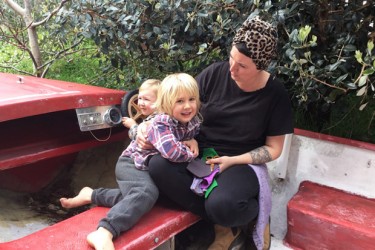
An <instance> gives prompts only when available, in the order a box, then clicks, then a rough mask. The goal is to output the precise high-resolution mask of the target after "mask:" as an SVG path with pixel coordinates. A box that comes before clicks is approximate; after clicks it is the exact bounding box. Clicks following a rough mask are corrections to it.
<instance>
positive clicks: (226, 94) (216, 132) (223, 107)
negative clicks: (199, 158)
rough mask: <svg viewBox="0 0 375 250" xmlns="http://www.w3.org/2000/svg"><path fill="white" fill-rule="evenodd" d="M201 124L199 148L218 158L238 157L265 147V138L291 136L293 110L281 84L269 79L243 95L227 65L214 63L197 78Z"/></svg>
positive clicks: (198, 139) (226, 63) (271, 78)
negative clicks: (211, 149) (262, 86)
mask: <svg viewBox="0 0 375 250" xmlns="http://www.w3.org/2000/svg"><path fill="white" fill-rule="evenodd" d="M196 79H197V81H198V85H199V91H200V99H201V102H202V107H201V110H200V112H201V114H202V116H203V123H202V125H201V129H200V132H199V135H198V136H197V138H196V139H197V141H198V143H199V147H200V148H201V149H202V148H205V147H212V148H214V149H215V150H216V152H217V153H218V154H219V155H228V156H231V155H239V154H243V153H246V152H249V151H251V150H253V149H255V148H258V147H261V146H263V145H264V144H265V140H266V137H267V136H276V135H283V134H289V133H293V118H292V109H291V104H290V100H289V97H288V93H287V91H286V89H285V87H284V86H283V84H282V83H281V82H279V81H278V80H277V79H275V78H274V77H272V76H271V77H270V78H269V80H268V82H267V84H266V86H265V87H264V88H262V89H260V90H256V91H253V92H244V91H243V90H241V89H240V88H239V87H238V86H237V84H236V83H235V81H233V79H232V78H231V76H230V71H229V62H219V63H214V64H212V65H210V66H209V67H207V68H206V69H205V70H203V71H202V72H201V73H200V74H199V75H198V76H197V77H196Z"/></svg>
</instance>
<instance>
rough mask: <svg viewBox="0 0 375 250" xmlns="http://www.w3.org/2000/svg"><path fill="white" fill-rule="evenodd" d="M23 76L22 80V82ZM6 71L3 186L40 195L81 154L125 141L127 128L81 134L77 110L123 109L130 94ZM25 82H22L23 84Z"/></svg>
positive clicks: (0, 153)
mask: <svg viewBox="0 0 375 250" xmlns="http://www.w3.org/2000/svg"><path fill="white" fill-rule="evenodd" d="M20 77H21V78H20ZM20 77H19V76H17V75H12V74H4V73H0V138H1V140H0V188H6V189H11V190H15V191H23V192H36V191H38V190H40V189H41V188H43V187H44V186H46V185H47V184H48V183H49V182H50V181H51V180H53V179H54V178H55V177H56V176H57V174H58V173H59V172H60V171H61V170H62V169H63V168H66V167H70V166H71V165H72V164H73V162H74V160H75V156H76V154H77V153H78V152H79V151H81V150H85V149H88V148H91V147H95V146H99V145H103V144H107V143H111V142H115V141H120V140H124V138H127V131H126V129H125V128H124V127H123V126H119V127H114V128H112V129H111V130H110V129H100V130H95V131H93V134H95V136H96V137H97V138H100V139H105V138H107V137H108V135H109V134H111V136H110V137H109V139H108V140H106V141H98V140H96V139H95V138H94V137H93V135H92V134H90V132H82V131H80V128H79V125H78V120H77V116H76V112H75V109H76V108H82V107H92V106H109V105H119V104H120V103H121V100H122V98H123V96H124V94H125V92H124V91H120V90H113V89H106V88H101V87H95V86H90V85H83V84H77V83H71V82H63V81H56V80H49V79H42V78H36V77H31V76H20ZM20 79H22V81H20Z"/></svg>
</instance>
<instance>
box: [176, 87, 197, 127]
mask: <svg viewBox="0 0 375 250" xmlns="http://www.w3.org/2000/svg"><path fill="white" fill-rule="evenodd" d="M196 114H197V100H196V99H195V97H194V96H190V95H189V94H187V93H183V94H180V95H179V96H178V98H177V99H176V102H175V104H174V106H173V109H172V115H173V117H174V118H175V119H177V120H178V121H179V122H181V123H182V124H186V123H188V122H189V121H190V120H191V119H192V118H193V117H194V116H195V115H196Z"/></svg>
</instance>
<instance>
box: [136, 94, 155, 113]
mask: <svg viewBox="0 0 375 250" xmlns="http://www.w3.org/2000/svg"><path fill="white" fill-rule="evenodd" d="M155 92H156V91H154V90H151V89H145V90H140V91H139V93H138V107H139V108H140V110H141V113H142V115H145V116H148V115H150V114H152V113H153V112H154V111H155V107H154V104H155V101H156V93H155Z"/></svg>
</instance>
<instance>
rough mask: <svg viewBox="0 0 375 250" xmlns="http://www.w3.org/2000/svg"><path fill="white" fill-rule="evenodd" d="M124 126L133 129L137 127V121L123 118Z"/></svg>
mask: <svg viewBox="0 0 375 250" xmlns="http://www.w3.org/2000/svg"><path fill="white" fill-rule="evenodd" d="M122 124H123V125H124V126H125V127H127V128H131V127H132V126H133V125H136V124H137V123H136V121H134V120H133V119H132V118H129V117H123V118H122Z"/></svg>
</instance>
